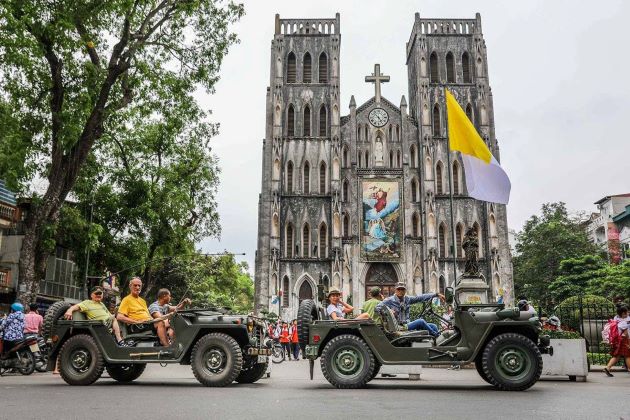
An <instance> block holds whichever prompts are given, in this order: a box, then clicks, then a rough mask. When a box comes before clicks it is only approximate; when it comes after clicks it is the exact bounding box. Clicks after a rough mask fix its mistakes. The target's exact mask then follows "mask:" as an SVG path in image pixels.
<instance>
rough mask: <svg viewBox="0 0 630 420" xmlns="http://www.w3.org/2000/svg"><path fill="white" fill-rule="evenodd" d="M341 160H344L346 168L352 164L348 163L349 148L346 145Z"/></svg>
mask: <svg viewBox="0 0 630 420" xmlns="http://www.w3.org/2000/svg"><path fill="white" fill-rule="evenodd" d="M341 160H342V164H343V167H344V168H347V167H348V166H350V165H348V148H347V147H346V146H343V152H342V155H341Z"/></svg>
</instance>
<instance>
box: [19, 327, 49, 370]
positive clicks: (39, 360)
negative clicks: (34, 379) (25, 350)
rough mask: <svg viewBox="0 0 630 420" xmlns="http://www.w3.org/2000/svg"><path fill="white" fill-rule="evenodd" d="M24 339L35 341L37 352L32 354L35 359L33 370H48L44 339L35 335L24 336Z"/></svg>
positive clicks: (46, 348) (46, 347)
mask: <svg viewBox="0 0 630 420" xmlns="http://www.w3.org/2000/svg"><path fill="white" fill-rule="evenodd" d="M24 338H34V339H36V340H37V347H38V348H39V351H38V352H33V356H34V357H35V370H36V371H38V372H46V370H47V368H48V345H47V344H46V339H44V337H42V336H41V335H37V334H26V335H25V336H24ZM31 351H32V350H31Z"/></svg>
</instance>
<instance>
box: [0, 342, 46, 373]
mask: <svg viewBox="0 0 630 420" xmlns="http://www.w3.org/2000/svg"><path fill="white" fill-rule="evenodd" d="M35 354H37V355H39V345H38V344H37V338H34V337H32V336H31V337H28V336H27V337H24V338H23V339H22V340H20V341H18V342H17V343H16V344H15V345H14V346H13V347H12V348H10V349H3V352H2V354H0V376H2V375H3V374H4V373H7V372H9V371H13V370H17V371H18V372H20V373H21V374H22V375H30V374H31V373H33V372H34V371H35Z"/></svg>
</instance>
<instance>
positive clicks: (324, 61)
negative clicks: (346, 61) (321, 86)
mask: <svg viewBox="0 0 630 420" xmlns="http://www.w3.org/2000/svg"><path fill="white" fill-rule="evenodd" d="M319 83H328V57H327V56H326V53H321V54H320V55H319Z"/></svg>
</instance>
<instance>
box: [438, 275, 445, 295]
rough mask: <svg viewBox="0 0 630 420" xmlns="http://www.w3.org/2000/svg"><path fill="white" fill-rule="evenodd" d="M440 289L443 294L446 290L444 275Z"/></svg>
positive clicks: (441, 277) (441, 278)
mask: <svg viewBox="0 0 630 420" xmlns="http://www.w3.org/2000/svg"><path fill="white" fill-rule="evenodd" d="M438 289H439V290H440V293H442V294H444V292H445V291H446V280H444V276H440V285H439V286H438Z"/></svg>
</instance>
